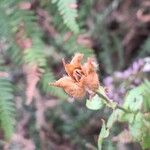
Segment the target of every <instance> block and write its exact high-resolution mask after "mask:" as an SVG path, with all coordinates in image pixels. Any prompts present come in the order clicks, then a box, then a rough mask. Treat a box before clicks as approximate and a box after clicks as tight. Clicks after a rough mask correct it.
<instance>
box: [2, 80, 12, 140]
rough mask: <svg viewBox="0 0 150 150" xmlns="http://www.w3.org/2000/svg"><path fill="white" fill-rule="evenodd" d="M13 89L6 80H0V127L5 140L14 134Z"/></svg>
mask: <svg viewBox="0 0 150 150" xmlns="http://www.w3.org/2000/svg"><path fill="white" fill-rule="evenodd" d="M12 92H13V87H12V84H11V82H10V81H9V80H8V79H6V78H0V127H1V128H2V129H3V131H4V134H5V138H6V139H10V138H11V135H12V133H13V132H14V123H15V122H14V120H15V119H14V113H15V107H14V103H13V101H12V100H13V94H12Z"/></svg>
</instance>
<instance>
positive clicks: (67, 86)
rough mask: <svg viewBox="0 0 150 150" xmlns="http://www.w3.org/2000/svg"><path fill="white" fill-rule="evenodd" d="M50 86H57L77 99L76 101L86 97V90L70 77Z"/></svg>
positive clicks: (65, 77)
mask: <svg viewBox="0 0 150 150" xmlns="http://www.w3.org/2000/svg"><path fill="white" fill-rule="evenodd" d="M49 85H53V86H57V87H62V88H63V89H64V90H65V92H66V93H67V94H69V95H70V96H72V97H74V98H76V99H81V98H83V97H84V96H85V93H86V92H85V89H84V88H83V87H82V86H80V85H78V84H77V83H75V81H74V80H73V79H72V78H71V77H68V76H64V77H62V78H60V79H59V80H58V81H56V82H54V83H50V84H49Z"/></svg>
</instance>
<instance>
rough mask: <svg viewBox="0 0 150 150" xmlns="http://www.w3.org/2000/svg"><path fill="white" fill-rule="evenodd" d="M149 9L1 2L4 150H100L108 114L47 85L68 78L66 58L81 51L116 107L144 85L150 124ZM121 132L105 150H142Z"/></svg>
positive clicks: (105, 3) (136, 4) (89, 1)
mask: <svg viewBox="0 0 150 150" xmlns="http://www.w3.org/2000/svg"><path fill="white" fill-rule="evenodd" d="M149 8H150V2H149V1H148V0H142V1H141V0H132V1H131V0H97V1H94V0H85V1H84V0H52V1H51V0H22V1H21V0H1V1H0V149H10V150H34V149H36V150H49V149H52V150H75V149H81V150H85V149H92V150H93V149H95V148H96V147H97V139H98V135H99V132H100V129H101V125H102V122H101V119H102V118H103V119H107V118H108V116H109V115H110V110H109V109H102V110H100V111H91V110H88V109H87V108H86V106H85V100H82V101H74V100H73V99H72V98H69V97H68V96H67V95H66V94H65V93H64V92H63V91H62V90H61V89H59V88H55V87H50V86H48V83H49V82H52V81H55V80H56V79H58V78H60V77H61V76H63V74H65V72H64V69H63V67H62V62H61V60H62V58H65V60H66V61H69V60H71V57H72V56H73V55H74V54H75V53H76V52H81V53H83V54H84V56H85V57H89V56H92V55H94V56H95V58H96V59H97V63H98V68H99V71H98V73H99V77H100V82H101V85H103V86H106V87H108V89H110V91H111V92H110V97H112V98H113V99H115V100H116V102H118V103H119V104H122V103H123V97H125V94H126V93H127V92H128V91H129V90H131V89H134V88H135V87H137V86H139V85H145V84H142V83H143V82H144V83H146V88H145V86H144V89H145V90H144V91H147V93H148V94H147V93H146V95H147V97H146V98H145V99H146V100H147V101H146V102H147V103H144V104H145V106H144V110H145V112H146V113H147V115H148V117H149V115H150V113H149V111H150V109H149V108H150V107H148V106H150V104H149V101H148V100H149V97H150V93H149V90H147V89H149V81H148V80H149V78H150V76H149V71H150V57H148V56H149V54H150V14H149V13H150V12H149V10H150V9H149ZM148 126H150V125H149V124H148ZM124 129H128V126H127V124H126V123H116V124H115V126H114V127H113V128H112V129H111V130H112V131H111V132H112V133H111V136H110V137H109V138H107V140H105V142H104V144H103V149H104V150H115V149H118V150H124V149H125V150H130V149H132V150H141V149H142V148H141V146H140V145H139V143H135V142H134V141H133V140H132V139H130V136H129V135H128V134H120V133H122V132H121V131H122V130H124ZM134 129H136V127H133V130H134ZM148 132H149V133H150V131H149V130H148ZM146 139H147V141H150V138H149V137H147V138H146ZM8 141H9V142H8Z"/></svg>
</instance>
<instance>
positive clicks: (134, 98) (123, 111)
mask: <svg viewBox="0 0 150 150" xmlns="http://www.w3.org/2000/svg"><path fill="white" fill-rule="evenodd" d="M82 59H83V54H80V53H77V54H75V56H74V57H73V59H72V60H71V62H70V63H67V64H66V63H65V61H64V60H63V65H64V68H65V71H66V73H67V75H66V76H64V77H62V78H60V79H59V80H58V81H56V82H54V83H49V85H50V86H57V87H61V88H63V89H64V91H65V92H66V93H67V94H69V95H70V96H71V97H73V98H75V99H83V98H84V97H85V96H86V95H87V94H88V97H89V98H88V99H87V100H86V106H87V108H88V109H91V110H101V109H102V108H104V107H108V108H110V109H112V113H111V114H110V116H109V117H108V119H107V121H105V120H104V119H101V120H102V127H101V131H100V134H99V137H98V149H99V150H101V149H102V145H103V141H104V140H105V139H106V138H107V137H108V136H109V134H110V131H111V129H112V127H113V125H114V123H115V122H123V123H125V122H126V123H127V124H128V130H127V131H126V132H127V133H128V136H129V137H130V140H131V141H132V142H139V143H140V145H141V147H142V149H148V148H150V142H149V141H150V100H149V96H150V90H149V89H150V81H148V80H145V81H144V82H143V83H141V84H140V85H139V86H137V87H135V88H133V89H131V90H129V91H128V92H127V93H126V95H125V97H124V100H123V103H122V104H121V105H119V104H118V103H117V101H116V100H115V99H111V98H109V89H107V87H103V86H101V84H100V82H99V79H98V75H97V73H96V68H97V67H96V66H97V64H96V62H95V60H94V59H93V58H92V57H91V58H88V59H87V62H85V63H84V64H83V65H82ZM124 131H125V130H124ZM124 131H123V132H124ZM123 132H122V133H123Z"/></svg>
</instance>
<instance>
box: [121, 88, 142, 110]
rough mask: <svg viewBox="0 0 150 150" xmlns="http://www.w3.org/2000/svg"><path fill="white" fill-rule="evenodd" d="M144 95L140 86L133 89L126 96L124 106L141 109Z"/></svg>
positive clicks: (129, 108)
mask: <svg viewBox="0 0 150 150" xmlns="http://www.w3.org/2000/svg"><path fill="white" fill-rule="evenodd" d="M142 104H143V96H142V91H141V88H140V87H137V88H134V89H132V90H131V91H130V92H129V93H128V95H127V96H126V98H125V103H124V105H123V106H124V108H126V109H128V110H130V111H133V112H136V111H138V110H140V109H141V107H142Z"/></svg>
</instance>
